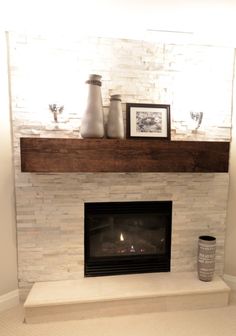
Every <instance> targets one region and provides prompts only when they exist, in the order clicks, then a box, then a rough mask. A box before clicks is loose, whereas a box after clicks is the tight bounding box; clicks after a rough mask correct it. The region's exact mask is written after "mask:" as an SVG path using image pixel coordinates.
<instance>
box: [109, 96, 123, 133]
mask: <svg viewBox="0 0 236 336" xmlns="http://www.w3.org/2000/svg"><path fill="white" fill-rule="evenodd" d="M124 136H125V132H124V121H123V113H122V107H121V96H120V95H118V94H117V95H112V96H111V98H110V107H109V114H108V121H107V137H108V138H115V139H123V138H124Z"/></svg>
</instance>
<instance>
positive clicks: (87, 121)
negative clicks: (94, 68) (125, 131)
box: [80, 75, 105, 138]
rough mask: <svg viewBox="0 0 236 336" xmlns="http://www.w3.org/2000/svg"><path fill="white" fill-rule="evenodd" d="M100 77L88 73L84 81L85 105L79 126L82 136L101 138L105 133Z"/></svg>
mask: <svg viewBox="0 0 236 336" xmlns="http://www.w3.org/2000/svg"><path fill="white" fill-rule="evenodd" d="M101 78H102V76H100V75H90V76H89V79H88V80H87V81H86V84H87V85H88V97H87V105H86V108H85V111H84V115H83V117H82V120H81V126H80V133H81V136H82V137H83V138H103V137H104V134H105V129H104V116H103V107H102V94H101V86H102V83H101Z"/></svg>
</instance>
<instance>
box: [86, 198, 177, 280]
mask: <svg viewBox="0 0 236 336" xmlns="http://www.w3.org/2000/svg"><path fill="white" fill-rule="evenodd" d="M84 213H85V230H84V232H85V242H84V246H85V270H84V271H85V276H100V275H115V274H131V273H147V272H168V271H170V257H171V218H172V201H146V202H145V201H137V202H99V203H85V205H84Z"/></svg>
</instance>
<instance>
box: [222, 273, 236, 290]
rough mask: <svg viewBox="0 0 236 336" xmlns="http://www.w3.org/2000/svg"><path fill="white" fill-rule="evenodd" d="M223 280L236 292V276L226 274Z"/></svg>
mask: <svg viewBox="0 0 236 336" xmlns="http://www.w3.org/2000/svg"><path fill="white" fill-rule="evenodd" d="M223 279H224V280H225V282H226V283H227V285H229V287H230V288H231V289H233V290H236V276H234V275H229V274H224V275H223Z"/></svg>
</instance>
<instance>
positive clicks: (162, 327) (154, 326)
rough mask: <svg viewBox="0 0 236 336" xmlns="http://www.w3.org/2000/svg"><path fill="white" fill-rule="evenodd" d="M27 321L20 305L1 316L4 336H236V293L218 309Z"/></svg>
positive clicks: (0, 323) (1, 332)
mask: <svg viewBox="0 0 236 336" xmlns="http://www.w3.org/2000/svg"><path fill="white" fill-rule="evenodd" d="M23 317H24V314H23V308H22V306H20V305H19V306H17V307H15V308H12V309H10V310H7V311H5V312H2V313H0V336H118V335H119V336H121V335H123V336H141V335H142V336H144V335H148V336H153V335H155V336H157V335H158V336H200V335H201V336H218V335H220V336H236V293H235V292H234V293H233V294H232V296H231V302H230V305H229V306H227V307H225V308H217V309H204V310H193V311H177V312H163V313H153V314H143V315H130V316H123V317H120V316H119V317H112V318H111V317H110V318H100V319H90V320H80V321H66V322H51V323H45V324H31V325H29V324H28V325H27V324H25V323H23V322H22V321H23Z"/></svg>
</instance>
